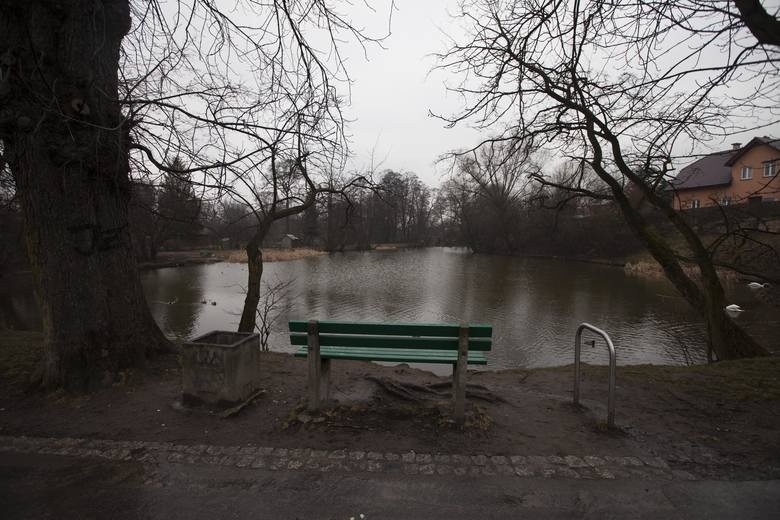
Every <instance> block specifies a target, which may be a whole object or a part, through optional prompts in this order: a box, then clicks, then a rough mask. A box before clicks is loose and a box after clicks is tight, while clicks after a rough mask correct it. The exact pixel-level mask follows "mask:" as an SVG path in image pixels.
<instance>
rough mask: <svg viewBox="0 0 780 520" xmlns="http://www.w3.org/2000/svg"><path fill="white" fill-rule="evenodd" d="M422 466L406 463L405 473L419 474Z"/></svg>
mask: <svg viewBox="0 0 780 520" xmlns="http://www.w3.org/2000/svg"><path fill="white" fill-rule="evenodd" d="M419 471H420V467H419V466H418V465H417V464H404V473H406V474H407V475H417V473H419Z"/></svg>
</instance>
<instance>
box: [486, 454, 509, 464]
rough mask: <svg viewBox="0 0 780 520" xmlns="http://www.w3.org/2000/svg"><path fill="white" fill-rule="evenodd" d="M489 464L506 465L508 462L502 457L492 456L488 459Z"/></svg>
mask: <svg viewBox="0 0 780 520" xmlns="http://www.w3.org/2000/svg"><path fill="white" fill-rule="evenodd" d="M490 462H492V463H493V464H507V463H508V462H509V460H508V459H507V458H506V457H504V456H503V455H493V456H492V457H490Z"/></svg>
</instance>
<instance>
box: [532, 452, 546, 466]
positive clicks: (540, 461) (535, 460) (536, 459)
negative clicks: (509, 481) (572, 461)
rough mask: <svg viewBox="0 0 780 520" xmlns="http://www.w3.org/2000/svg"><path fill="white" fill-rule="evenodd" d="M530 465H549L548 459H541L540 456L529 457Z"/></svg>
mask: <svg viewBox="0 0 780 520" xmlns="http://www.w3.org/2000/svg"><path fill="white" fill-rule="evenodd" d="M528 463H529V464H533V465H535V466H545V465H547V457H540V456H539V455H531V456H529V457H528Z"/></svg>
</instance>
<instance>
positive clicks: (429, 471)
mask: <svg viewBox="0 0 780 520" xmlns="http://www.w3.org/2000/svg"><path fill="white" fill-rule="evenodd" d="M434 473H436V469H435V468H434V467H433V464H421V465H420V474H421V475H433V474H434Z"/></svg>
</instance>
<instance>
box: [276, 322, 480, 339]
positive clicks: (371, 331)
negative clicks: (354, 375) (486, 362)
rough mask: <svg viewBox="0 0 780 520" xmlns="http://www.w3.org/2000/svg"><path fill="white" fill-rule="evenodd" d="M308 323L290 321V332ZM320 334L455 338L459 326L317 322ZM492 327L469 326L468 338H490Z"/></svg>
mask: <svg viewBox="0 0 780 520" xmlns="http://www.w3.org/2000/svg"><path fill="white" fill-rule="evenodd" d="M307 326H308V322H307V321H305V320H291V321H290V322H289V327H290V332H303V333H305V332H306V330H307V329H306V327H307ZM318 327H319V331H320V334H365V335H380V336H429V337H437V338H457V337H458V333H459V331H460V326H459V325H457V324H452V323H443V324H437V323H370V322H346V321H328V320H324V321H320V322H318ZM492 335H493V327H492V326H490V325H483V324H476V323H474V324H470V325H469V337H470V338H490V337H491V336H492Z"/></svg>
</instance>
